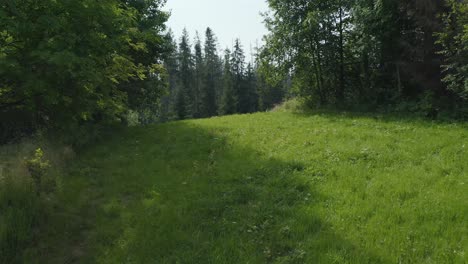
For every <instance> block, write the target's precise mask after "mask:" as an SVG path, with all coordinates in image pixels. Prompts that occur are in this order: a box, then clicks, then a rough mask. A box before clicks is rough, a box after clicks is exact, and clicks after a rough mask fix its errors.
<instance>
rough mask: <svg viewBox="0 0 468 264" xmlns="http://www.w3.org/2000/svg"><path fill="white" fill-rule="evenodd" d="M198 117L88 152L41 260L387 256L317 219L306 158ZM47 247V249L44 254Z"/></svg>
mask: <svg viewBox="0 0 468 264" xmlns="http://www.w3.org/2000/svg"><path fill="white" fill-rule="evenodd" d="M229 133H230V131H228V130H226V129H223V128H216V127H200V126H196V125H194V124H193V123H191V122H178V123H170V124H165V125H160V126H155V127H149V128H133V129H129V130H128V131H126V132H124V133H119V134H118V135H115V136H114V137H112V138H109V139H108V140H106V142H102V143H101V144H99V145H97V146H95V147H92V148H90V149H89V150H87V151H85V152H83V153H82V154H81V156H82V158H80V161H79V162H78V163H77V164H75V165H74V166H73V168H71V169H70V175H69V176H67V177H66V179H65V183H64V190H65V192H64V194H63V195H62V196H63V197H62V200H61V203H62V204H61V205H60V206H59V208H60V209H59V210H60V211H61V213H60V214H57V215H55V216H54V217H55V220H54V221H55V222H56V223H57V225H54V226H51V227H50V229H53V230H49V232H48V236H49V237H48V238H47V239H45V240H44V241H45V242H44V243H45V244H47V243H48V244H47V245H44V246H43V247H42V249H41V250H42V251H50V252H51V253H49V254H47V255H46V254H44V255H42V257H41V258H39V259H41V261H43V263H383V262H387V261H386V260H383V259H381V258H380V257H379V256H375V255H373V254H372V253H371V252H364V251H363V250H362V249H360V248H358V247H357V246H355V245H352V244H351V243H349V242H348V241H346V240H345V239H343V237H342V235H340V234H337V233H336V232H335V231H334V230H333V229H332V227H331V226H329V225H328V224H327V223H326V222H324V221H323V220H322V219H319V218H318V217H317V216H316V215H315V214H314V212H313V210H311V209H310V208H311V205H312V204H313V203H315V202H318V201H325V200H326V197H324V194H320V193H317V192H316V191H315V190H314V183H313V181H312V180H311V179H310V178H308V177H307V176H305V174H304V173H303V171H304V170H305V169H306V168H305V167H304V164H300V163H295V162H286V161H281V160H277V159H273V158H269V157H268V156H267V155H266V154H265V153H261V152H260V151H258V150H255V149H253V148H250V147H244V146H240V145H239V144H238V143H237V142H236V141H235V140H233V139H232V138H229V137H228V134H229ZM39 255H40V254H39Z"/></svg>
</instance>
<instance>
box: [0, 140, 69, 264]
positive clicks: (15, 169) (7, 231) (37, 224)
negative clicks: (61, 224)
mask: <svg viewBox="0 0 468 264" xmlns="http://www.w3.org/2000/svg"><path fill="white" fill-rule="evenodd" d="M38 148H41V149H44V150H45V153H46V155H45V157H44V160H45V159H50V160H52V161H53V162H52V163H53V165H54V166H53V168H51V169H48V170H47V171H44V175H41V176H42V177H41V178H42V179H41V183H40V185H41V189H40V192H38V186H37V183H36V182H34V181H33V177H32V175H31V173H30V170H29V169H28V160H31V158H32V157H34V153H35V151H36V150H37V149H38ZM69 152H70V151H69V150H68V149H67V150H65V149H64V148H58V147H56V146H53V145H51V144H50V143H47V142H45V141H44V140H40V139H27V140H23V141H21V142H20V143H15V144H9V145H4V146H1V147H0V263H23V262H24V261H23V259H22V256H23V251H24V249H26V248H28V247H29V246H31V245H32V244H33V243H34V241H35V240H36V238H37V234H38V233H39V232H40V229H41V227H42V225H44V224H45V220H46V219H45V217H46V216H47V213H48V205H49V204H50V202H51V201H52V200H53V199H54V193H55V192H56V191H57V189H58V185H57V183H58V181H57V177H58V173H59V168H60V167H61V164H62V163H63V161H64V158H65V157H67V156H70V153H69Z"/></svg>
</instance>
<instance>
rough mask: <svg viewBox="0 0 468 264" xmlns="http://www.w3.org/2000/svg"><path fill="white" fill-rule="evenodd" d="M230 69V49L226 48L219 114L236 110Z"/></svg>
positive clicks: (236, 102) (232, 112) (231, 112)
mask: <svg viewBox="0 0 468 264" xmlns="http://www.w3.org/2000/svg"><path fill="white" fill-rule="evenodd" d="M231 70H232V66H231V51H230V50H229V49H226V50H225V52H224V71H223V95H222V98H221V104H220V109H219V112H220V114H221V115H230V114H234V113H236V112H237V105H238V99H237V94H236V92H235V90H234V82H233V77H234V76H233V73H232V72H231Z"/></svg>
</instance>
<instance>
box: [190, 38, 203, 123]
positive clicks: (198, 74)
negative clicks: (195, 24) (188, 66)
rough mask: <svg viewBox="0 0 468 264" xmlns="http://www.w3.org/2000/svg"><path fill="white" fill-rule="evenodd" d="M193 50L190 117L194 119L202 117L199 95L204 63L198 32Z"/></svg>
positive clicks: (201, 88) (201, 87) (200, 93)
mask: <svg viewBox="0 0 468 264" xmlns="http://www.w3.org/2000/svg"><path fill="white" fill-rule="evenodd" d="M194 49H195V68H194V76H193V91H192V116H193V117H195V118H199V117H201V116H202V114H201V109H202V102H201V95H202V90H203V72H204V69H203V68H204V65H203V64H204V61H203V54H202V46H201V41H200V36H199V35H198V32H197V36H196V38H195V47H194Z"/></svg>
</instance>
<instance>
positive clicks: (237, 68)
mask: <svg viewBox="0 0 468 264" xmlns="http://www.w3.org/2000/svg"><path fill="white" fill-rule="evenodd" d="M244 67H245V55H244V51H243V50H242V45H241V43H240V40H239V39H236V41H235V43H234V50H233V51H232V55H231V72H232V83H233V90H234V94H235V97H236V98H237V102H236V112H240V113H246V112H247V111H248V93H247V91H246V89H245V86H244V71H245V69H244Z"/></svg>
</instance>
